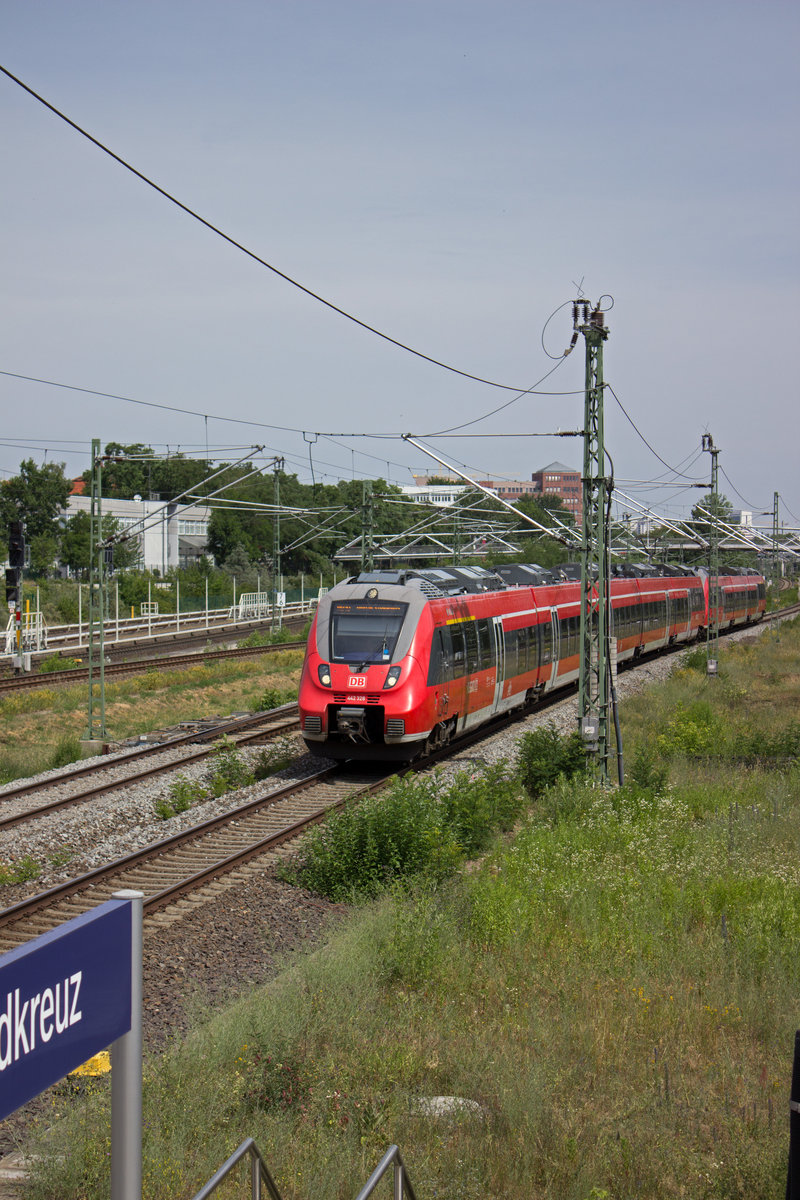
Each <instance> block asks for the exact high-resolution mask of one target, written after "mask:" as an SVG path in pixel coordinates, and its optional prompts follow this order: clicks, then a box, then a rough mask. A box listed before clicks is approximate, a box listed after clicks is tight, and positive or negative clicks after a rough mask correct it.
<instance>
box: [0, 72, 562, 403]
mask: <svg viewBox="0 0 800 1200" xmlns="http://www.w3.org/2000/svg"><path fill="white" fill-rule="evenodd" d="M0 71H2V72H3V74H4V75H6V76H7V77H8V78H9V79H10V80H12V81H13V82H14V83H16V84H17V85H18V86H19V87H21V88H22V89H23V91H25V92H27V93H28V95H29V96H33V98H34V100H38V101H39V103H40V104H43V105H44V107H45V108H47V109H49V111H50V112H51V113H53V114H54V116H56V117H58V118H59V119H60V120H61V121H64V122H65V123H66V124H67V125H69V126H70V128H71V129H74V130H75V132H76V133H79V134H80V135H81V137H84V138H86V139H87V141H89V142H91V143H92V145H93V146H96V147H97V148H98V150H102V151H103V153H104V154H107V155H108V156H109V158H113V160H114V162H116V163H119V165H120V166H121V167H124V168H125V170H126V171H130V173H131V175H135V176H136V178H137V179H140V180H141V181H142V183H145V184H147V186H148V187H150V188H152V189H153V191H155V192H158V194H159V195H160V196H163V197H164V199H165V200H169V202H170V204H174V205H175V206H176V208H179V209H181V211H182V212H185V213H186V214H187V216H190V217H192V218H193V219H194V220H195V221H198V222H199V223H200V224H201V225H204V226H205V228H206V229H209V230H211V232H212V233H215V234H216V235H217V236H218V237H221V238H222V239H223V241H226V242H228V243H229V245H231V246H234V247H235V248H236V249H237V250H241V252H242V254H246V255H247V257H248V258H252V259H253V261H254V262H257V263H258V264H259V265H260V266H262V267H266V268H267V270H268V271H272V273H273V274H274V275H277V276H278V278H279V279H283V280H284V282H285V283H290V284H291V285H292V287H295V288H297V289H298V291H301V292H303V293H305V295H306V296H309V297H310V298H311V299H312V300H316V301H317V302H318V303H319V304H324V305H325V307H326V308H329V309H331V311H332V312H335V313H338V314H339V316H340V317H345V318H346V319H347V320H348V321H352V323H353V324H354V325H359V326H360V327H361V328H362V329H365V330H366V331H367V332H368V333H373V334H375V336H376V337H379V338H382V339H383V340H384V341H385V342H389V343H390V344H391V345H393V346H397V347H398V349H400V350H405V351H406V352H407V353H408V354H413V355H414V356H415V357H416V358H421V359H423V360H424V361H425V362H429V363H431V364H432V365H433V366H435V367H441V368H442V369H443V370H445V371H451V372H452V373H453V374H454V375H460V376H462V378H464V379H472V380H474V381H475V382H476V383H484V384H486V385H487V386H488V387H494V388H501V389H502V390H503V391H507V392H521V393H524V392H525V391H527V390H528V389H526V388H520V387H513V386H512V385H511V384H507V383H497V382H496V381H494V380H492V379H484V378H482V377H481V376H480V375H473V374H471V373H470V372H469V371H461V370H459V368H458V367H453V366H451V365H450V364H448V363H445V362H441V361H440V360H439V359H438V358H433V357H432V356H431V355H429V354H423V353H422V351H420V350H415V349H414V348H413V347H412V346H408V345H406V343H405V342H401V341H398V339H397V338H393V337H391V336H390V335H389V334H388V333H382V332H381V330H380V329H376V328H375V326H374V325H369V324H368V323H367V322H366V321H362V320H360V319H359V318H358V317H355V316H353V314H352V313H349V312H347V311H346V310H345V309H343V308H340V307H339V306H338V305H337V304H334V303H333V302H332V301H331V300H326V299H325V297H324V296H320V295H319V293H318V292H314V291H312V290H311V288H308V287H306V286H305V285H304V284H302V283H300V282H299V281H298V280H297V279H293V278H292V277H291V275H287V274H286V272H285V271H281V270H280V269H279V268H278V267H275V266H273V265H272V263H269V262H267V261H266V259H264V258H261V257H260V256H259V255H258V254H256V253H255V251H253V250H249V249H248V248H247V246H244V245H243V244H242V243H241V242H237V241H236V239H235V238H233V237H231V236H230V234H227V233H225V232H224V231H223V230H222V229H220V228H219V226H217V225H214V224H213V223H212V222H211V221H208V220H206V218H205V217H202V216H201V215H200V213H198V212H195V210H194V209H193V208H190V207H189V206H188V204H184V203H183V202H182V201H181V200H178V199H177V197H176V196H173V195H172V194H171V193H170V192H168V191H167V190H166V189H165V188H162V187H161V186H160V185H159V184H157V183H155V182H154V181H153V180H152V179H149V178H148V177H147V175H145V174H143V173H142V172H141V171H139V170H137V168H136V167H134V166H132V165H131V164H130V163H129V162H126V161H125V159H124V158H122V157H121V156H120V155H119V154H116V153H115V152H114V151H113V150H111V149H110V148H109V147H108V146H106V145H104V144H103V142H101V141H99V140H98V138H96V137H94V136H93V135H92V134H91V133H89V132H88V131H87V130H86V129H83V128H82V127H81V126H80V125H78V124H77V123H76V122H75V121H73V120H71V118H70V117H68V116H67V115H66V113H63V112H61V110H60V109H58V108H56V107H55V105H54V104H51V103H50V102H49V100H45V98H44V96H40V95H39V93H38V92H36V91H34V89H33V88H32V87H29V86H28V84H27V83H24V82H23V81H22V80H21V79H19V78H18V77H17V76H16V75H14V74H13V73H12V72H11V71H9V70H8V68H7V67H4V66H3V65H2V64H1V63H0ZM545 378H546V376H545Z"/></svg>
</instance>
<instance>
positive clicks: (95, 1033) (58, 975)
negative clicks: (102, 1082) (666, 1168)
mask: <svg viewBox="0 0 800 1200" xmlns="http://www.w3.org/2000/svg"><path fill="white" fill-rule="evenodd" d="M143 900H144V897H143V895H142V893H141V892H130V891H122V892H116V893H115V894H114V896H113V897H112V898H111V899H110V900H107V901H106V902H105V903H104V904H100V905H98V907H97V908H95V909H92V910H91V911H90V912H88V913H82V914H81V916H79V917H75V919H74V920H72V921H67V922H66V923H65V924H64V925H61V926H59V927H58V928H57V929H53V930H50V932H48V933H45V934H43V935H42V936H41V937H38V938H34V939H33V940H32V941H30V942H26V943H25V945H23V946H19V947H18V948H17V949H16V950H11V951H9V952H8V953H7V954H4V955H3V956H2V957H0V1120H4V1119H5V1118H6V1117H7V1116H8V1115H9V1114H10V1113H12V1112H14V1111H15V1110H16V1109H18V1108H20V1107H21V1106H22V1105H23V1104H26V1103H27V1102H28V1101H29V1100H32V1099H33V1097H34V1096H37V1095H39V1093H40V1092H43V1091H44V1090H45V1089H46V1088H48V1087H50V1086H51V1085H52V1084H54V1083H57V1082H58V1080H59V1079H63V1077H64V1076H65V1075H68V1074H69V1073H70V1071H74V1070H75V1068H76V1067H79V1066H80V1065H81V1064H82V1063H84V1062H86V1061H87V1059H89V1058H92V1057H93V1056H94V1055H95V1054H97V1053H99V1051H100V1050H104V1049H105V1048H106V1047H107V1046H111V1047H112V1080H111V1105H112V1112H111V1181H112V1185H111V1196H112V1200H141V1194H142V1189H141V1179H142V1164H141V1158H142V1154H141V1146H142V908H143Z"/></svg>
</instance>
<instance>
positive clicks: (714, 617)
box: [702, 433, 722, 675]
mask: <svg viewBox="0 0 800 1200" xmlns="http://www.w3.org/2000/svg"><path fill="white" fill-rule="evenodd" d="M702 448H703V450H704V451H706V453H708V454H710V455H711V515H712V518H713V519H712V521H711V528H710V529H709V533H708V613H709V617H708V633H707V635H706V672H707V674H709V675H716V674H717V666H718V664H719V604H720V601H721V599H722V593H721V592H720V590H719V530H718V527H717V520H718V517H719V468H718V464H717V458H718V457H719V449H718V447H717V446H715V445H714V439H713V438H712V436H711V434H710V433H704V434H703V441H702Z"/></svg>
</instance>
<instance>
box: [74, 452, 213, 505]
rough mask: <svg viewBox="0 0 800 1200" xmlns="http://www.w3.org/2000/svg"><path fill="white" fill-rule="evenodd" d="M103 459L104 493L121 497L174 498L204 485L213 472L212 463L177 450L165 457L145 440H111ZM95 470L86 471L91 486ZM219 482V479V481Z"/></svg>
mask: <svg viewBox="0 0 800 1200" xmlns="http://www.w3.org/2000/svg"><path fill="white" fill-rule="evenodd" d="M104 457H105V459H106V460H107V461H105V462H104V463H103V495H104V496H113V497H114V498H115V499H118V500H132V499H133V498H134V496H143V497H145V498H147V497H149V496H150V495H151V494H155V495H158V496H160V497H161V499H162V500H172V499H174V498H175V496H180V495H182V494H183V493H184V492H185V491H187V490H188V489H189V488H195V487H200V486H201V484H202V482H203V480H204V479H205V478H206V476H207V475H209V474H210V473H211V472H210V468H209V466H208V463H206V462H204V461H202V460H198V459H194V458H186V456H185V455H183V454H180V453H176V454H171V455H169V456H168V457H167V458H162V457H160V456H159V455H157V454H156V453H155V451H154V450H153V448H152V447H151V446H146V445H145V444H144V443H143V442H131V443H127V444H125V443H122V442H108V444H107V445H106V448H105V452H104ZM91 478H92V473H91V471H90V470H88V471H84V473H83V479H84V482H85V483H86V487H87V490H88V489H89V487H90V486H91ZM215 486H216V483H215Z"/></svg>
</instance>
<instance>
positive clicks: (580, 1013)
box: [34, 628, 800, 1200]
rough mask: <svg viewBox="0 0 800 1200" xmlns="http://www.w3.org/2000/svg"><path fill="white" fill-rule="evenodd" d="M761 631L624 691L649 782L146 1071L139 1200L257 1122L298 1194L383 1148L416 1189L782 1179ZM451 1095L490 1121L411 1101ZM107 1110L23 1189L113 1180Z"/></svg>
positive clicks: (791, 638) (640, 769)
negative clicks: (711, 667) (640, 694)
mask: <svg viewBox="0 0 800 1200" xmlns="http://www.w3.org/2000/svg"><path fill="white" fill-rule="evenodd" d="M769 639H770V640H769V641H768V642H765V643H764V644H763V646H761V647H759V648H758V649H755V648H750V647H746V646H745V647H742V648H739V649H734V650H731V651H725V654H724V659H723V663H722V673H721V676H720V678H719V679H717V680H714V681H707V680H706V679H705V678H704V676H703V674H702V672H701V671H697V670H692V669H685V670H683V671H681V672H679V673H678V674H677V675H676V676H675V677H674V678H673V680H671V681H670V683H669V684H668V685H666V686H665V687H664V688H662V689H656V690H655V691H652V692H650V693H648V695H647V697H644V698H641V699H639V700H636V701H634V702H632V703H631V704H630V705H628V706H626V708H625V712H624V726H625V730H626V744H627V745H628V746H629V748H630V756H631V761H632V762H635V764H636V766H635V772H634V773H636V774H637V775H638V777H639V779H640V785H639V786H632V787H628V788H626V789H624V790H623V791H621V792H619V791H617V792H611V793H609V794H604V793H602V792H598V791H592V790H590V789H588V788H586V787H585V786H584V785H582V784H577V785H574V786H566V785H564V786H560V787H559V786H557V787H556V788H554V789H553V790H552V791H551V792H550V793H548V794H547V796H546V797H545V798H544V800H543V801H542V802H541V803H539V804H538V805H537V806H536V807H535V808H534V810H533V811H532V812H531V814H530V816H529V819H528V820H527V821H526V822H525V823H524V826H523V828H522V829H521V830H520V831H519V832H518V834H517V836H516V837H515V838H514V840H513V841H511V842H510V843H508V844H504V845H501V846H500V847H498V848H497V849H496V850H495V852H494V853H492V854H490V855H489V856H488V857H487V858H485V859H484V861H483V862H482V863H481V864H480V865H479V866H478V867H477V868H476V869H474V870H470V871H464V872H462V873H460V874H458V875H456V876H455V877H453V878H452V879H451V880H450V881H448V882H447V883H445V884H440V885H438V886H437V885H433V884H428V885H424V884H423V885H420V886H419V887H417V888H415V889H414V890H412V891H411V892H410V893H403V892H401V891H398V892H397V893H396V894H394V895H392V896H389V897H386V898H384V899H383V900H381V901H379V902H378V903H376V904H373V905H370V906H366V907H364V908H363V909H362V910H359V911H357V912H356V913H354V916H353V919H352V921H351V922H350V923H349V924H348V926H347V927H346V928H345V929H344V930H343V931H342V932H341V933H339V934H338V935H337V936H336V937H335V939H334V940H333V941H332V942H331V944H330V946H329V947H327V948H326V949H325V950H324V951H322V952H319V953H318V954H316V955H315V956H313V957H311V958H310V959H309V960H307V961H306V962H304V963H302V964H301V965H300V966H299V967H296V968H294V969H293V970H291V971H289V972H287V973H286V974H285V975H284V976H282V977H281V978H280V979H279V980H277V981H276V983H275V984H274V985H272V986H271V987H269V988H267V989H265V990H261V991H259V992H257V993H255V994H253V995H250V996H247V997H244V998H243V999H242V1000H241V1002H240V1003H239V1004H237V1005H236V1006H234V1007H233V1008H232V1009H231V1010H230V1011H229V1012H228V1013H226V1014H225V1015H224V1016H219V1017H216V1018H215V1019H213V1020H212V1021H211V1022H210V1023H209V1024H207V1025H205V1026H201V1027H199V1028H198V1029H197V1031H196V1033H195V1034H194V1035H193V1036H192V1037H191V1038H190V1039H189V1041H188V1042H187V1044H186V1045H185V1046H184V1047H182V1048H181V1049H179V1050H177V1051H176V1052H175V1053H173V1054H170V1055H169V1056H167V1057H165V1058H164V1059H162V1060H160V1061H158V1062H156V1063H153V1064H151V1065H150V1066H149V1067H148V1069H147V1073H146V1080H147V1087H146V1108H147V1111H146V1133H145V1142H146V1145H145V1195H146V1196H147V1197H151V1198H159V1200H160V1198H161V1197H163V1198H164V1200H166V1198H167V1197H169V1198H170V1200H173V1198H175V1197H184V1196H187V1197H188V1196H191V1195H192V1194H193V1193H194V1191H195V1190H196V1189H197V1188H198V1187H199V1186H200V1184H201V1183H202V1182H203V1181H204V1180H205V1179H207V1178H208V1177H209V1176H210V1175H211V1174H212V1172H213V1170H214V1169H215V1168H216V1166H217V1165H218V1164H219V1163H220V1162H221V1161H223V1159H224V1158H225V1157H226V1156H227V1155H228V1154H229V1153H230V1152H231V1150H232V1149H233V1148H234V1147H235V1146H236V1145H237V1144H238V1143H239V1142H240V1141H241V1140H242V1139H243V1138H244V1137H245V1136H247V1135H252V1136H254V1137H255V1138H256V1140H257V1142H258V1144H259V1145H260V1147H261V1148H262V1150H263V1152H264V1153H265V1155H266V1157H267V1159H268V1162H269V1163H270V1165H271V1167H272V1168H273V1171H274V1173H275V1175H276V1177H277V1179H278V1182H279V1186H280V1188H281V1191H282V1194H283V1195H284V1196H285V1197H286V1198H287V1200H288V1198H289V1197H298V1198H299V1197H310V1196H312V1195H313V1196H314V1197H318V1198H323V1200H324V1198H327V1197H330V1198H334V1197H336V1198H339V1197H345V1196H347V1197H349V1196H352V1195H354V1194H355V1192H356V1191H357V1189H358V1187H359V1186H360V1183H361V1182H362V1181H363V1180H364V1179H365V1178H366V1177H367V1175H368V1173H369V1170H370V1169H371V1167H372V1166H373V1165H374V1163H375V1162H376V1161H377V1159H378V1157H379V1156H380V1154H381V1153H382V1151H383V1150H384V1149H385V1147H386V1146H387V1145H388V1144H389V1143H391V1142H393V1141H396V1142H397V1143H399V1145H400V1147H401V1150H402V1152H403V1154H404V1157H405V1159H406V1161H407V1163H408V1166H409V1170H410V1174H411V1178H412V1180H413V1182H414V1185H415V1187H416V1189H417V1194H418V1195H419V1196H420V1198H422V1197H425V1196H431V1195H434V1194H435V1195H436V1196H438V1197H440V1198H441V1197H453V1198H455V1197H472V1196H475V1197H483V1196H504V1197H514V1198H517V1197H518V1198H519V1200H531V1198H539V1197H542V1198H544V1197H548V1198H550V1197H552V1198H553V1200H555V1198H558V1200H589V1198H591V1200H601V1198H603V1197H606V1198H609V1200H610V1198H612V1197H613V1198H614V1200H623V1198H628V1197H630V1198H633V1197H642V1196H646V1197H648V1198H650V1200H653V1198H655V1200H659V1198H661V1197H670V1198H671V1197H679V1196H681V1197H683V1196H685V1197H720V1198H722V1197H742V1198H745V1197H746V1198H747V1200H758V1198H760V1197H763V1198H765V1200H766V1197H773V1196H775V1195H780V1194H782V1189H783V1186H784V1183H785V1164H786V1151H787V1146H788V1122H787V1119H786V1110H787V1104H786V1100H787V1095H788V1083H789V1078H790V1073H791V1053H792V1045H793V1039H794V1030H795V1027H796V1025H797V1023H798V1021H797V995H798V991H799V990H800V954H798V950H799V949H800V945H799V943H800V887H798V883H800V867H799V866H798V864H799V863H800V854H799V853H798V851H799V850H800V846H799V845H798V840H799V839H798V828H799V826H798V810H799V807H800V788H799V787H798V784H800V770H799V769H798V766H797V759H796V757H795V758H794V760H793V761H791V760H790V759H787V758H786V756H782V757H781V759H780V762H778V761H777V760H776V761H774V762H773V761H766V762H757V761H756V760H755V759H754V758H753V757H752V755H749V757H748V759H747V761H746V762H743V761H739V759H738V757H737V756H738V752H739V750H740V749H741V748H742V747H744V746H747V747H749V749H750V750H752V749H753V748H754V747H758V746H761V747H762V748H765V749H767V750H768V749H773V750H774V749H775V747H776V745H778V743H776V741H775V736H776V734H778V733H781V732H783V733H785V732H786V729H787V727H788V726H789V724H790V718H791V717H792V716H793V715H794V713H796V712H797V692H798V687H799V686H800V629H798V628H794V629H791V630H789V629H785V630H784V632H783V634H782V636H781V640H780V642H777V641H776V640H775V639H774V638H773V637H772V635H769ZM637 746H638V747H639V752H638V753H637ZM665 769H668V770H669V774H670V782H669V783H668V784H667V785H666V786H658V787H656V788H655V790H654V788H653V787H652V786H646V784H647V782H648V780H649V781H650V782H651V783H652V781H653V780H656V781H657V779H658V777H659V774H660V773H662V772H663V771H664V770H665ZM440 1094H445V1095H458V1096H463V1097H467V1098H470V1099H472V1100H475V1101H477V1102H478V1103H479V1104H480V1105H481V1110H480V1113H479V1114H478V1115H464V1116H462V1117H461V1118H459V1119H451V1120H442V1119H439V1120H433V1119H431V1118H429V1117H428V1116H426V1115H424V1113H421V1112H420V1110H419V1100H420V1098H422V1097H428V1096H434V1095H440ZM104 1104H105V1097H104V1096H99V1097H95V1098H91V1097H90V1098H87V1099H86V1100H84V1101H82V1102H81V1104H80V1105H79V1106H78V1108H77V1109H76V1111H75V1112H74V1113H73V1115H72V1122H73V1124H72V1125H71V1127H70V1128H69V1129H68V1130H65V1129H61V1130H59V1131H58V1133H57V1135H54V1136H56V1137H57V1138H58V1137H61V1136H64V1137H65V1140H66V1144H67V1145H68V1147H69V1149H68V1150H67V1152H66V1158H64V1159H61V1160H58V1161H55V1160H54V1159H52V1158H50V1159H47V1160H45V1162H44V1163H43V1166H42V1174H41V1176H40V1178H39V1181H38V1182H37V1185H36V1187H35V1189H34V1194H35V1195H37V1196H41V1197H45V1196H46V1197H55V1196H59V1197H64V1198H65V1200H67V1198H68V1197H72V1196H75V1197H77V1196H87V1197H89V1196H100V1195H102V1194H104V1191H103V1189H104V1187H105V1186H106V1185H105V1183H104V1180H105V1179H106V1177H107V1174H106V1173H107V1139H106V1137H105V1135H104V1134H102V1133H100V1134H99V1135H98V1133H97V1130H98V1128H99V1129H101V1130H102V1129H103V1125H102V1123H101V1122H99V1121H98V1118H97V1115H96V1111H95V1106H98V1105H99V1106H100V1107H103V1105H104ZM229 1194H232V1193H229Z"/></svg>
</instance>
